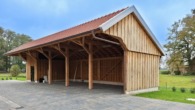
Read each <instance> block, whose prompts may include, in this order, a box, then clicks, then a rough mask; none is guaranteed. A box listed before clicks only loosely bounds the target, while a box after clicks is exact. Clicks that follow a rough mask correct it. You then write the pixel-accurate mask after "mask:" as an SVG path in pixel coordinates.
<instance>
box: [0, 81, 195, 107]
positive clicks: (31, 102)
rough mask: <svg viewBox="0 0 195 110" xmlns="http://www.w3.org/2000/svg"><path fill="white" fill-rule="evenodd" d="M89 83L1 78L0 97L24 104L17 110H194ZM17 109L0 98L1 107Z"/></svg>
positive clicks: (120, 89)
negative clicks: (37, 81) (25, 80)
mask: <svg viewBox="0 0 195 110" xmlns="http://www.w3.org/2000/svg"><path fill="white" fill-rule="evenodd" d="M94 87H95V88H94V89H93V90H88V89H87V84H86V83H71V85H70V87H65V86H64V84H63V83H56V84H52V85H48V84H36V83H31V82H21V81H0V96H1V97H3V98H6V100H9V101H11V102H13V103H15V104H17V105H20V106H21V107H20V108H18V110H195V105H191V104H183V103H176V102H169V101H161V100H154V99H148V98H141V97H135V96H130V95H124V94H122V87H120V86H108V85H95V86H94ZM12 109H14V107H13V106H11V105H10V104H9V103H6V102H5V101H3V100H1V98H0V110H12Z"/></svg>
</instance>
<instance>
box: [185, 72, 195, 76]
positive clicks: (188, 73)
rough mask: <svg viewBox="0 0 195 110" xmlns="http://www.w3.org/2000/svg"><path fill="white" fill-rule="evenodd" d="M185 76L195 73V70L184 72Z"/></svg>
mask: <svg viewBox="0 0 195 110" xmlns="http://www.w3.org/2000/svg"><path fill="white" fill-rule="evenodd" d="M184 75H185V76H188V75H195V72H187V73H184Z"/></svg>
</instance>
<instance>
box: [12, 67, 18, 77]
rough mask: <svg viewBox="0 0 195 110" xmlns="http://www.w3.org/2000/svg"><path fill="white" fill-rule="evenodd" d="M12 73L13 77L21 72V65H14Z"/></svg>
mask: <svg viewBox="0 0 195 110" xmlns="http://www.w3.org/2000/svg"><path fill="white" fill-rule="evenodd" d="M10 73H11V76H12V77H17V76H18V75H19V73H20V67H19V66H18V65H12V66H11V69H10Z"/></svg>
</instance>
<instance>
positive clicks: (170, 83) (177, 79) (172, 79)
mask: <svg viewBox="0 0 195 110" xmlns="http://www.w3.org/2000/svg"><path fill="white" fill-rule="evenodd" d="M192 78H195V76H175V75H163V74H160V89H159V91H156V92H150V93H142V94H137V95H136V96H141V97H147V98H154V99H162V100H168V101H174V102H183V103H190V104H195V102H193V101H188V100H186V98H195V94H192V93H190V91H189V90H190V88H195V82H192ZM172 87H176V88H177V91H176V92H173V91H172V89H171V88H172ZM182 87H183V88H186V90H187V91H186V92H185V93H181V91H180V88H182Z"/></svg>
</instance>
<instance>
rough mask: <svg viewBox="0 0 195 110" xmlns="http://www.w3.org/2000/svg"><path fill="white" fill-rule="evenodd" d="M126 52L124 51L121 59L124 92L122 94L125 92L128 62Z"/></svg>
mask: <svg viewBox="0 0 195 110" xmlns="http://www.w3.org/2000/svg"><path fill="white" fill-rule="evenodd" d="M127 52H128V51H126V50H124V56H123V57H124V58H123V83H124V84H123V90H124V93H125V92H126V91H127V76H128V75H127V74H128V72H127V62H128V61H127V60H128V56H127Z"/></svg>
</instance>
